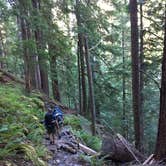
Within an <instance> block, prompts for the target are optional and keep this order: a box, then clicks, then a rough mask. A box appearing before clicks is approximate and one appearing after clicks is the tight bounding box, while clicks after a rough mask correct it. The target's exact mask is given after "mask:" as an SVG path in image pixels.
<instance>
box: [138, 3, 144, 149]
mask: <svg viewBox="0 0 166 166" xmlns="http://www.w3.org/2000/svg"><path fill="white" fill-rule="evenodd" d="M142 7H143V4H142V3H140V72H139V73H140V140H141V147H140V150H141V152H144V146H143V140H144V120H143V117H144V114H143V107H144V94H143V91H144V75H143V72H141V71H144V52H143V44H144V43H143V20H142V19H143V11H142Z"/></svg>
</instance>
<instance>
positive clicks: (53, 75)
mask: <svg viewBox="0 0 166 166" xmlns="http://www.w3.org/2000/svg"><path fill="white" fill-rule="evenodd" d="M55 50H56V48H55V47H53V46H52V45H51V44H50V45H49V55H50V68H51V81H52V92H53V96H54V99H55V100H58V101H61V98H60V92H59V86H58V74H57V62H56V55H55Z"/></svg>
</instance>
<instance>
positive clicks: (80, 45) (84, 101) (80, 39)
mask: <svg viewBox="0 0 166 166" xmlns="http://www.w3.org/2000/svg"><path fill="white" fill-rule="evenodd" d="M80 3H81V2H80V1H79V0H76V7H75V14H76V19H77V26H78V48H79V57H80V67H81V69H80V70H81V75H80V76H81V87H82V88H81V90H82V93H81V94H82V97H81V98H82V101H80V102H82V108H81V111H80V112H81V113H82V115H84V116H85V115H86V114H87V111H86V107H87V96H86V81H85V62H84V50H83V46H84V45H83V33H82V32H80V31H81V23H82V20H81V17H80V12H79V6H80Z"/></svg>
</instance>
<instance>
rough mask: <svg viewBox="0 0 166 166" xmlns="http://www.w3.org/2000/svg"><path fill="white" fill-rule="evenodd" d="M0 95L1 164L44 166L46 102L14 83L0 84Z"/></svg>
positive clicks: (45, 152)
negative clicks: (28, 93) (43, 123)
mask: <svg viewBox="0 0 166 166" xmlns="http://www.w3.org/2000/svg"><path fill="white" fill-rule="evenodd" d="M0 94H1V95H0V124H1V126H0V165H5V164H6V165H7V164H8V165H10V164H9V163H14V164H16V165H22V166H24V165H45V162H44V160H46V159H47V157H48V156H49V154H48V151H47V149H46V147H45V146H43V145H42V140H43V134H44V132H45V131H44V127H43V125H42V124H41V123H40V120H41V119H42V118H43V114H44V112H43V106H44V105H43V102H42V101H41V100H40V99H38V98H37V97H36V94H33V95H31V96H29V97H27V96H25V95H24V94H23V91H22V90H21V88H20V87H18V86H14V85H13V84H8V85H2V84H1V86H0Z"/></svg>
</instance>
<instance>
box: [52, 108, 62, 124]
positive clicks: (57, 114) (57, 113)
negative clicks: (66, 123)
mask: <svg viewBox="0 0 166 166" xmlns="http://www.w3.org/2000/svg"><path fill="white" fill-rule="evenodd" d="M52 116H53V119H54V120H57V122H58V125H60V126H61V125H62V124H63V112H62V111H61V109H60V108H59V107H58V106H55V108H54V110H53V113H52Z"/></svg>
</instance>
